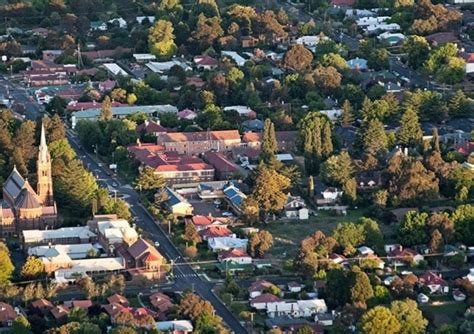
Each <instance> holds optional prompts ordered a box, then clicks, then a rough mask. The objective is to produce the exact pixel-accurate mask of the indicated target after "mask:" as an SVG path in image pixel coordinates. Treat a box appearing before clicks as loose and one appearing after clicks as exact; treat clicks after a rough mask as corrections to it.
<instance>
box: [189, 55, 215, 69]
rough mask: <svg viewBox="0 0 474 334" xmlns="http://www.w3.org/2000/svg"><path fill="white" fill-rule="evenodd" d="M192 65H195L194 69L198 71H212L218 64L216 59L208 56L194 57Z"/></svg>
mask: <svg viewBox="0 0 474 334" xmlns="http://www.w3.org/2000/svg"><path fill="white" fill-rule="evenodd" d="M194 63H195V64H196V67H197V68H198V69H199V70H209V71H212V70H214V69H215V68H216V67H217V65H218V64H219V62H218V61H217V59H215V58H212V57H211V56H208V55H200V56H195V57H194Z"/></svg>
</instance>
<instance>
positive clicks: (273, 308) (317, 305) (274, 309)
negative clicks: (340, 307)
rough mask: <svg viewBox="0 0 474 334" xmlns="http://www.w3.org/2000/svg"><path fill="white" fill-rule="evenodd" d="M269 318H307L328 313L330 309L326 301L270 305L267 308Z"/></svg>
mask: <svg viewBox="0 0 474 334" xmlns="http://www.w3.org/2000/svg"><path fill="white" fill-rule="evenodd" d="M266 311H267V316H268V317H269V318H275V317H280V316H290V317H293V318H306V317H311V316H314V315H316V314H318V313H326V312H327V311H328V308H327V306H326V302H325V301H324V299H309V300H298V301H296V302H286V301H284V302H280V303H269V304H268V305H267V308H266Z"/></svg>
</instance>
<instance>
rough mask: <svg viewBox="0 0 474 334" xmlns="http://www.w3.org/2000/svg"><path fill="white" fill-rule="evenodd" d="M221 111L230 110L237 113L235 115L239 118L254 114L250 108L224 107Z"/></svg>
mask: <svg viewBox="0 0 474 334" xmlns="http://www.w3.org/2000/svg"><path fill="white" fill-rule="evenodd" d="M223 110H224V111H230V110H234V111H237V113H238V114H239V115H240V116H248V115H249V114H250V113H253V112H254V111H253V110H252V109H251V108H250V107H247V106H228V107H224V109H223Z"/></svg>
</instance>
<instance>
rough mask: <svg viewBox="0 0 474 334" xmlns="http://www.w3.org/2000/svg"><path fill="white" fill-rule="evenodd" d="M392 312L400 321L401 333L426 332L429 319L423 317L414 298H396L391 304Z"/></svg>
mask: <svg viewBox="0 0 474 334" xmlns="http://www.w3.org/2000/svg"><path fill="white" fill-rule="evenodd" d="M390 310H391V311H392V314H393V315H394V316H395V317H396V318H397V319H398V322H399V323H400V326H401V328H400V331H399V332H398V333H400V334H418V333H420V334H421V333H425V330H426V327H427V326H428V321H427V320H426V319H425V318H423V314H422V313H421V311H420V310H419V309H418V305H417V303H416V302H415V301H414V300H411V299H405V300H396V301H394V302H392V304H391V305H390Z"/></svg>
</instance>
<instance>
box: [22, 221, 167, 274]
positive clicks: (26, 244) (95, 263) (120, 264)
mask: <svg viewBox="0 0 474 334" xmlns="http://www.w3.org/2000/svg"><path fill="white" fill-rule="evenodd" d="M21 239H22V246H23V249H24V250H25V251H26V252H27V253H28V255H31V256H36V257H38V258H39V259H40V260H41V261H42V262H43V264H44V268H45V271H46V273H48V274H51V275H54V280H55V281H56V282H57V283H69V282H74V281H76V280H77V279H79V278H81V277H84V276H88V275H90V274H104V273H118V272H121V273H128V274H129V275H131V277H132V278H133V277H135V276H142V277H146V278H148V279H150V280H158V279H161V278H163V277H164V275H165V274H166V270H165V268H163V265H164V258H163V256H162V255H161V254H160V253H159V252H158V250H157V249H156V248H155V247H154V246H153V245H151V244H150V243H149V242H148V241H146V240H144V239H143V238H141V237H140V236H139V235H138V233H137V231H136V230H135V229H134V228H133V227H131V226H130V224H129V223H128V222H127V221H126V220H124V219H118V218H117V216H116V215H96V216H94V218H93V219H92V220H90V221H89V222H88V223H87V226H79V227H63V228H59V229H51V230H25V231H23V232H22V236H21Z"/></svg>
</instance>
